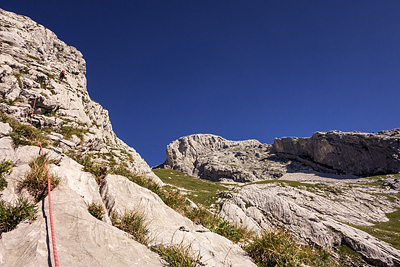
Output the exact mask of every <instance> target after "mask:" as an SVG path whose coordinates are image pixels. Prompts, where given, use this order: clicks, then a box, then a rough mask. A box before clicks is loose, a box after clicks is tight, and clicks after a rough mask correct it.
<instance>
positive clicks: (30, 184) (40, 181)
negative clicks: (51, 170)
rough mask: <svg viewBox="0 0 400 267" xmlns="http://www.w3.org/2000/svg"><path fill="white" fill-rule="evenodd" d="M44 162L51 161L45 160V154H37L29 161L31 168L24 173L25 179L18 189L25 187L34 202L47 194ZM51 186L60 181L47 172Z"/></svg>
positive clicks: (53, 186)
mask: <svg viewBox="0 0 400 267" xmlns="http://www.w3.org/2000/svg"><path fill="white" fill-rule="evenodd" d="M45 162H47V163H48V164H50V163H51V161H50V162H49V161H48V160H47V155H44V156H39V157H37V158H36V159H34V160H32V161H31V162H30V163H29V166H30V167H31V170H30V172H29V173H27V174H26V176H25V180H24V181H23V182H22V183H21V184H20V186H19V190H22V189H23V188H26V189H27V190H28V192H29V193H30V194H31V195H32V196H33V197H34V198H35V200H36V202H39V201H41V200H42V199H43V198H45V197H46V196H47V191H48V189H47V184H48V181H47V180H48V178H47V170H46V167H45ZM49 177H50V185H51V188H52V189H54V188H55V187H56V186H57V185H58V184H59V182H60V179H59V178H58V177H57V176H55V175H51V174H49Z"/></svg>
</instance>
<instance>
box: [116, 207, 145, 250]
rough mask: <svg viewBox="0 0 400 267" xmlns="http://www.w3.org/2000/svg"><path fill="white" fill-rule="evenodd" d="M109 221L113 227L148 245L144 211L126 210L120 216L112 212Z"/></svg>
mask: <svg viewBox="0 0 400 267" xmlns="http://www.w3.org/2000/svg"><path fill="white" fill-rule="evenodd" d="M111 222H112V224H113V225H114V226H115V227H117V228H119V229H121V230H122V231H125V232H127V233H128V234H130V235H132V236H133V238H134V239H135V240H136V241H138V242H140V243H142V244H143V245H146V246H147V245H148V243H149V237H148V236H147V235H148V233H149V229H148V220H147V218H146V215H145V214H144V212H142V211H139V210H135V211H128V212H125V213H124V214H123V215H122V216H121V215H117V214H115V213H112V214H111Z"/></svg>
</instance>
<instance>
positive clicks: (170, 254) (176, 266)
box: [151, 242, 205, 267]
mask: <svg viewBox="0 0 400 267" xmlns="http://www.w3.org/2000/svg"><path fill="white" fill-rule="evenodd" d="M151 250H153V251H154V252H156V253H158V254H159V255H160V256H161V257H162V258H163V259H164V260H165V261H166V262H168V263H169V265H168V266H170V267H197V266H205V264H204V263H202V262H201V258H202V257H201V256H200V253H195V252H193V250H192V248H191V246H190V245H186V246H185V245H184V244H183V243H182V242H181V243H180V244H172V245H168V246H166V245H159V246H158V247H152V248H151Z"/></svg>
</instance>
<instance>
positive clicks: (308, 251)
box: [244, 229, 338, 267]
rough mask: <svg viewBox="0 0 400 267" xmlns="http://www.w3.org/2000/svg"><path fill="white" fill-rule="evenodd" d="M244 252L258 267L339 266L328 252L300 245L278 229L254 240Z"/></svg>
mask: <svg viewBox="0 0 400 267" xmlns="http://www.w3.org/2000/svg"><path fill="white" fill-rule="evenodd" d="M244 250H245V251H246V252H247V253H249V255H250V256H251V257H252V258H253V259H254V261H255V262H256V264H257V266H299V267H300V266H305V265H306V266H327V267H330V266H337V265H338V264H337V263H336V262H335V261H334V260H333V258H332V256H330V255H329V253H327V252H326V251H324V250H322V249H318V248H314V247H312V246H302V245H300V244H298V243H297V242H296V241H295V240H294V239H293V238H292V237H291V236H290V235H289V234H288V233H286V232H285V231H283V230H280V229H277V230H275V231H270V232H264V233H263V235H262V236H261V237H256V238H254V239H253V241H252V242H251V243H249V245H247V246H245V247H244Z"/></svg>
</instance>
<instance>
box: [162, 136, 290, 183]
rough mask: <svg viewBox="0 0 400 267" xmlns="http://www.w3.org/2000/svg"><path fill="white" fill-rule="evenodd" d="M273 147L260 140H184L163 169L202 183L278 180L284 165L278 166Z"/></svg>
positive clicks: (169, 149) (175, 145)
mask: <svg viewBox="0 0 400 267" xmlns="http://www.w3.org/2000/svg"><path fill="white" fill-rule="evenodd" d="M269 151H270V146H269V145H265V144H261V143H260V142H259V141H257V140H247V141H229V140H226V139H224V138H222V137H220V136H216V135H211V134H194V135H189V136H185V137H181V138H179V139H178V140H175V141H173V142H172V143H170V144H169V145H168V147H167V159H166V161H165V163H164V164H163V165H162V167H163V168H171V169H174V170H178V171H181V172H184V173H186V174H189V175H193V176H196V177H200V178H203V179H208V180H213V181H221V180H227V179H229V180H233V181H236V182H251V181H256V180H259V179H268V178H269V179H271V178H278V177H280V176H282V174H283V173H284V170H286V168H285V164H283V163H279V162H275V161H274V160H273V158H271V156H272V155H271V154H270V153H269Z"/></svg>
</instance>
